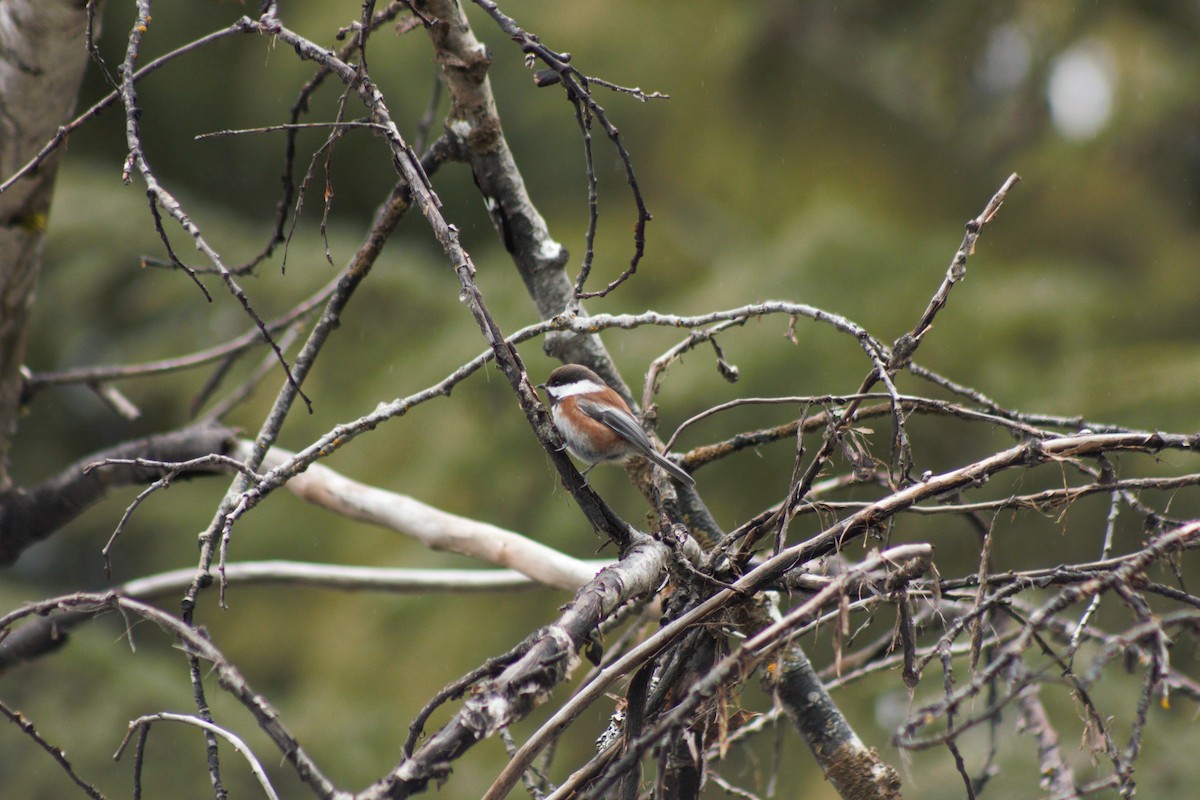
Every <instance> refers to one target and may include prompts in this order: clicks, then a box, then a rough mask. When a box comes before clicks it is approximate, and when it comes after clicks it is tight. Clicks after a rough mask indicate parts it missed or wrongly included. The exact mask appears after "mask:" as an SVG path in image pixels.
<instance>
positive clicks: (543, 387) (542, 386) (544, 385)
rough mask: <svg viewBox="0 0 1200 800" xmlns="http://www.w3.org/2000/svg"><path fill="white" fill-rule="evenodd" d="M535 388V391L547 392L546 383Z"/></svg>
mask: <svg viewBox="0 0 1200 800" xmlns="http://www.w3.org/2000/svg"><path fill="white" fill-rule="evenodd" d="M534 388H535V389H541V390H542V391H545V390H546V384H544V383H539V384H537V385H536V386H535V387H534Z"/></svg>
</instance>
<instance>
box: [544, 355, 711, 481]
mask: <svg viewBox="0 0 1200 800" xmlns="http://www.w3.org/2000/svg"><path fill="white" fill-rule="evenodd" d="M538 388H539V389H545V390H546V394H548V395H550V412H551V414H552V415H553V417H554V425H555V427H557V428H558V432H559V433H561V434H562V437H563V439H565V440H566V442H567V449H568V450H569V451H571V454H572V455H573V456H575V457H576V458H578V459H579V460H580V461H583V462H585V463H587V464H588V465H589V466H588V469H591V467H593V466H595V465H596V464H599V463H600V462H602V461H623V460H624V459H626V458H628V457H629V456H635V455H636V456H644V457H645V458H648V459H650V460H651V461H653V462H654V463H655V464H657V465H658V466H660V467H662V468H663V469H665V470H666V471H667V472H668V473H670V475H671V477H673V478H675V479H676V480H678V481H680V482H681V483H685V484H687V485H689V486H693V485H695V483H696V480H695V479H694V478H693V477H692V476H691V475H688V474H687V473H686V472H684V471H683V470H682V469H680V468H679V467H677V466H676V465H675V464H672V463H671V462H670V461H668V460H667V459H665V458H663V457H662V456H661V455H660V454H659V452H658V451H657V450H655V449H654V445H653V444H651V442H650V439H649V437H647V436H646V432H645V431H643V430H642V426H641V425H639V424H638V421H637V418H635V417H634V416H633V412H632V411H630V410H629V406H627V405H626V404H625V401H624V400H622V399H621V395H619V394H617V393H616V392H614V391H613V390H612V389H611V388H610V387H609V386H608V385H607V384H606V383H605V382H604V381H603V379H601V377H600V376H599V375H597V374H596V373H594V372H592V371H591V370H590V369H588V368H587V367H583V366H580V365H579V364H566V365H564V366H561V367H558V368H557V369H555V370H554V371H553V372H551V373H550V377H549V378H547V379H546V382H545V383H543V384H539V385H538Z"/></svg>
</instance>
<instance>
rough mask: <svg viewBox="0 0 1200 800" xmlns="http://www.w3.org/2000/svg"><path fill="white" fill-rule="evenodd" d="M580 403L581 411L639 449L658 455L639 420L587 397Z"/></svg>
mask: <svg viewBox="0 0 1200 800" xmlns="http://www.w3.org/2000/svg"><path fill="white" fill-rule="evenodd" d="M578 405H579V410H580V411H582V412H583V413H584V414H587V415H588V416H589V417H591V418H592V419H594V420H596V421H597V422H600V423H603V424H605V425H607V426H608V427H610V428H612V429H613V430H614V431H616V432H617V434H618V435H619V436H621V438H623V439H626V440H627V441H628V442H629V443H630V444H632V445H633V446H634V447H636V448H637V449H638V450H641V451H642V452H643V453H645V454H646V455H650V456H657V455H658V452H657V451H656V450H655V449H654V445H652V444H650V439H649V438H648V437H647V436H646V432H645V431H644V430H642V426H641V425H638V423H637V420H636V419H634V418H633V417H632V416H630V415H629V414H626V413H624V412H621V411H613V410H612V409H611V408H609V407H608V406H605V405H601V404H600V403H595V402H592V401H591V400H586V399H581V400H580V401H579V404H578Z"/></svg>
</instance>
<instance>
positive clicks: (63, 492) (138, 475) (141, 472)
mask: <svg viewBox="0 0 1200 800" xmlns="http://www.w3.org/2000/svg"><path fill="white" fill-rule="evenodd" d="M234 438H235V437H234V432H233V430H232V429H230V428H226V427H223V426H219V425H199V426H194V427H190V428H184V429H183V430H180V431H174V432H171V433H160V434H155V435H153V436H147V437H145V438H144V439H137V440H134V441H131V442H125V443H124V444H119V445H117V446H116V447H111V448H108V449H107V450H101V451H99V452H96V453H92V454H91V455H89V456H86V457H84V458H82V459H80V460H79V461H76V462H75V463H74V464H72V465H71V466H69V467H67V468H66V469H64V470H62V471H61V472H59V473H58V474H57V475H55V476H54V477H52V478H50V479H49V480H46V481H44V482H42V483H40V484H38V485H37V486H34V487H32V488H29V489H24V488H15V489H10V490H9V491H7V492H3V493H0V564H11V563H12V562H13V561H15V560H16V558H17V556H19V555H20V554H21V552H22V551H23V550H25V548H27V547H29V546H30V545H32V544H34V543H35V542H39V541H41V540H42V539H45V538H46V537H48V536H50V535H51V534H53V533H54V532H55V531H57V530H58V529H59V528H61V527H62V526H63V525H65V524H67V523H68V522H70V521H71V520H72V519H74V518H75V517H77V516H79V514H81V513H83V511H84V510H85V509H87V508H88V507H89V506H91V505H93V504H94V503H96V502H98V501H99V500H100V499H101V498H103V497H104V496H105V495H106V494H108V493H109V492H110V491H112V490H113V489H116V488H118V487H122V486H130V485H133V484H140V483H150V482H151V481H154V480H157V479H158V478H160V477H161V474H162V473H161V470H160V469H158V468H155V467H145V466H138V465H136V464H127V465H121V466H114V467H111V468H104V469H92V470H89V469H88V467H89V466H90V465H92V464H95V463H96V462H98V461H104V460H106V459H126V460H132V459H139V458H141V459H147V460H151V461H160V462H180V461H188V460H191V459H195V458H201V457H203V456H208V455H213V454H221V455H224V454H225V453H227V452H228V451H229V448H230V447H231V446H232V445H233V442H234ZM215 471H217V470H216V468H205V469H203V470H198V471H197V472H193V473H190V474H198V473H211V472H215ZM186 474H188V473H185V475H186Z"/></svg>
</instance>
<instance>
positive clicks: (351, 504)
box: [234, 441, 602, 590]
mask: <svg viewBox="0 0 1200 800" xmlns="http://www.w3.org/2000/svg"><path fill="white" fill-rule="evenodd" d="M251 446H252V445H251V443H250V442H246V441H243V442H240V443H239V444H238V446H237V448H236V450H235V453H234V455H235V456H236V457H238V458H241V457H242V456H243V455H245V454H247V453H249V450H250V447H251ZM292 457H293V454H292V453H289V452H287V451H286V450H283V449H280V448H277V447H273V448H271V449H270V450H269V451H268V452H267V456H266V458H265V459H264V460H263V467H264V468H266V469H273V468H274V467H276V466H278V465H280V464H282V463H284V462H286V461H288V460H289V459H291V458H292ZM285 486H286V487H287V488H288V490H289V491H291V492H293V493H295V494H296V495H297V496H299V497H301V498H303V499H304V500H307V501H308V502H310V503H314V504H316V505H319V506H322V507H324V508H328V509H330V510H332V511H336V512H337V513H339V514H343V515H345V516H347V517H350V518H351V519H356V520H359V521H362V522H368V523H370V524H372V525H379V526H380V527H384V528H387V529H389V530H394V531H398V532H399V533H403V534H405V535H407V536H412V537H413V538H415V539H417V540H418V541H420V542H421V543H422V544H424V545H425V546H426V547H429V548H431V549H433V550H449V551H451V552H454V553H460V554H462V555H465V556H470V557H472V558H477V559H479V560H480V561H485V562H487V563H489V564H495V565H496V566H500V567H507V568H509V569H515V570H517V571H518V572H521V573H523V574H525V575H528V576H529V577H530V578H532V579H534V580H535V581H538V582H539V583H543V584H545V585H546V586H553V587H555V588H557V589H571V590H574V589H578V588H579V587H580V586H582V585H583V584H585V583H587V582H588V581H590V580H591V579H592V578H594V577H595V576H596V572H597V570H598V569H600V566H602V565H599V564H597V563H596V562H586V561H580V560H579V559H576V558H572V557H571V556H568V555H566V554H565V553H562V552H560V551H558V550H555V549H554V548H552V547H547V546H546V545H544V544H540V543H538V542H535V541H533V540H532V539H529V538H526V537H525V536H522V535H521V534H519V533H515V532H513V531H509V530H505V529H503V528H499V527H497V526H495V525H489V524H487V523H486V522H479V521H478V520H473V519H469V518H467V517H460V516H458V515H456V514H450V513H448V512H446V511H442V510H441V509H438V508H434V507H433V506H430V505H426V504H425V503H422V502H420V501H419V500H415V499H414V498H412V497H409V496H407V495H403V494H397V493H396V492H389V491H387V490H386V489H380V488H377V487H374V486H368V485H366V484H364V483H359V482H358V481H355V480H351V479H350V478H347V477H345V476H344V475H341V474H340V473H338V472H336V471H334V470H332V469H330V468H329V467H326V466H323V465H321V464H313V465H312V466H310V467H309V468H308V469H307V470H306V471H304V472H303V473H301V474H299V475H296V476H295V477H293V478H292V479H291V480H289V481H288V482H287V483H286V484H285Z"/></svg>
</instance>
